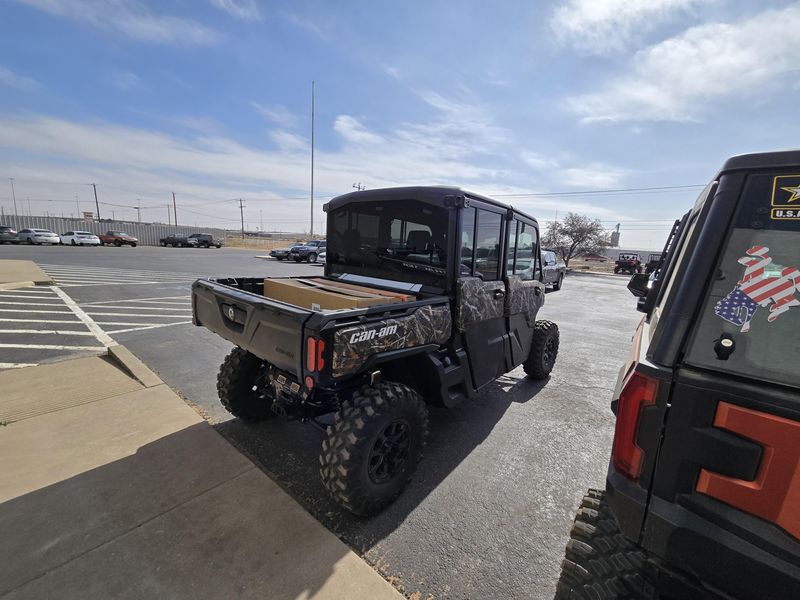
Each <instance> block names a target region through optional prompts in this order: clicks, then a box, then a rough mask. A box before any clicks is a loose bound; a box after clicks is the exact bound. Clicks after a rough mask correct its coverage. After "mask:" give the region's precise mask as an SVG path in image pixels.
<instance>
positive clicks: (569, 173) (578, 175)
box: [556, 163, 626, 189]
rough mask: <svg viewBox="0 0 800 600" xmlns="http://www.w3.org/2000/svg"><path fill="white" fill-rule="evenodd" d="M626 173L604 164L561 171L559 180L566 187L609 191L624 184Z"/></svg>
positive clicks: (558, 174)
mask: <svg viewBox="0 0 800 600" xmlns="http://www.w3.org/2000/svg"><path fill="white" fill-rule="evenodd" d="M625 173H626V172H625V171H624V170H622V169H618V168H616V167H612V166H610V165H606V164H603V163H590V164H588V165H584V166H581V167H569V168H566V169H559V170H558V171H557V172H556V176H557V180H558V181H559V182H560V183H561V184H562V185H564V186H567V187H574V188H584V189H598V188H600V189H608V188H615V187H619V186H620V185H621V184H622V180H623V177H624V176H625Z"/></svg>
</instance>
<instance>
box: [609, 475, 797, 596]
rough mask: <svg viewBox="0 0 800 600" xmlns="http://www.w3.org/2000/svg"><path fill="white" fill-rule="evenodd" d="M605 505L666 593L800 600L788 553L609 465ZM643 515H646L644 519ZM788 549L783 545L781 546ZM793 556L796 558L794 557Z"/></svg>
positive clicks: (652, 577)
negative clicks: (653, 491) (657, 493)
mask: <svg viewBox="0 0 800 600" xmlns="http://www.w3.org/2000/svg"><path fill="white" fill-rule="evenodd" d="M606 492H607V499H608V504H609V506H610V508H611V510H612V512H613V513H614V516H615V518H616V520H617V524H618V525H619V527H620V530H621V531H622V533H623V534H624V535H625V537H627V538H628V539H630V540H632V541H634V542H636V543H638V544H639V545H640V547H642V549H643V550H645V551H646V552H647V554H648V557H649V558H651V559H652V560H651V566H652V572H651V573H649V576H650V577H649V578H650V579H651V581H652V582H653V583H654V584H655V585H656V587H657V589H658V590H659V592H660V593H661V594H663V595H665V596H667V597H677V598H695V597H698V598H700V597H708V593H709V592H711V594H712V597H713V595H714V594H716V595H719V596H720V597H722V598H734V599H741V600H744V599H745V598H759V600H767V599H773V598H774V599H785V598H800V565H798V564H797V563H796V562H795V561H794V560H792V557H791V552H790V551H786V552H782V551H781V549H780V548H776V549H775V552H770V551H767V550H765V549H763V548H761V547H758V546H756V545H755V544H753V543H751V542H750V541H749V540H748V539H746V537H745V536H739V535H737V534H736V532H734V531H731V530H729V529H727V528H723V527H720V526H719V525H716V524H714V523H712V522H711V521H709V520H708V519H706V518H704V517H703V516H702V515H701V514H699V513H697V512H695V511H694V510H689V509H688V508H687V507H685V506H683V505H681V504H680V500H678V502H667V501H665V500H662V499H660V498H658V497H652V498H651V499H650V504H649V506H648V505H647V497H646V491H645V490H644V489H643V488H642V487H640V486H638V485H636V484H635V483H634V482H632V481H630V480H629V479H626V478H625V477H623V476H622V475H620V474H619V473H617V472H616V471H615V470H614V468H613V467H611V468H610V469H609V473H608V478H607V479H606ZM645 513H646V519H645ZM787 550H789V549H787ZM795 560H796V559H795Z"/></svg>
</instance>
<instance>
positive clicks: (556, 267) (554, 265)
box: [542, 250, 567, 291]
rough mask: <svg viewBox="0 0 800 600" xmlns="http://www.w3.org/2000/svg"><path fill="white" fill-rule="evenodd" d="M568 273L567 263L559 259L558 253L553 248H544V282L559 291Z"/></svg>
mask: <svg viewBox="0 0 800 600" xmlns="http://www.w3.org/2000/svg"><path fill="white" fill-rule="evenodd" d="M566 274H567V265H565V264H564V263H563V262H562V261H560V260H558V256H557V255H556V253H555V252H553V251H552V250H542V282H543V283H544V284H545V285H551V286H553V290H555V291H558V290H560V289H561V286H562V285H563V283H564V276H565V275H566Z"/></svg>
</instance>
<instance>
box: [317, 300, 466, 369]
mask: <svg viewBox="0 0 800 600" xmlns="http://www.w3.org/2000/svg"><path fill="white" fill-rule="evenodd" d="M451 320H452V317H451V314H450V305H449V304H442V305H436V306H431V305H427V306H422V307H420V308H418V309H417V310H416V311H414V313H413V314H411V315H408V316H406V317H397V318H396V319H383V320H381V321H377V322H375V323H370V324H367V325H355V326H353V327H345V328H344V329H340V330H339V331H337V332H336V333H335V334H334V337H333V366H332V368H331V369H332V370H331V374H332V375H333V377H343V376H344V375H350V374H352V373H356V372H358V371H359V370H360V369H361V366H362V365H363V364H364V363H365V362H366V361H367V359H368V358H369V357H371V356H373V355H375V354H378V353H379V352H386V351H388V350H400V349H402V348H413V347H414V346H424V345H425V344H444V343H445V342H447V340H449V339H450V334H451V333H452V326H451Z"/></svg>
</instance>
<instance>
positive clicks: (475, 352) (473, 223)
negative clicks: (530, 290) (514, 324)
mask: <svg viewBox="0 0 800 600" xmlns="http://www.w3.org/2000/svg"><path fill="white" fill-rule="evenodd" d="M466 204H467V206H464V207H463V208H461V210H460V244H459V248H460V250H459V252H460V263H459V269H460V277H459V278H458V279H457V280H456V299H455V304H456V306H455V314H456V329H457V330H458V331H459V332H460V333H461V334H462V335H463V340H464V346H465V347H466V349H467V354H468V357H469V366H470V370H471V372H472V380H473V385H474V387H475V389H477V388H479V387H481V386H482V385H484V384H486V383H488V382H490V381H492V380H493V379H495V378H496V377H497V376H498V375H500V374H502V373H504V372H505V369H504V367H505V356H506V345H507V339H508V334H507V331H506V323H505V317H504V312H505V310H504V309H505V298H506V284H505V282H504V281H503V279H502V275H503V273H502V264H503V260H504V253H505V248H504V244H503V240H504V238H505V225H506V210H505V209H503V208H500V207H497V206H494V205H491V204H488V203H483V202H479V201H477V200H472V199H468V200H467V202H466Z"/></svg>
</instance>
